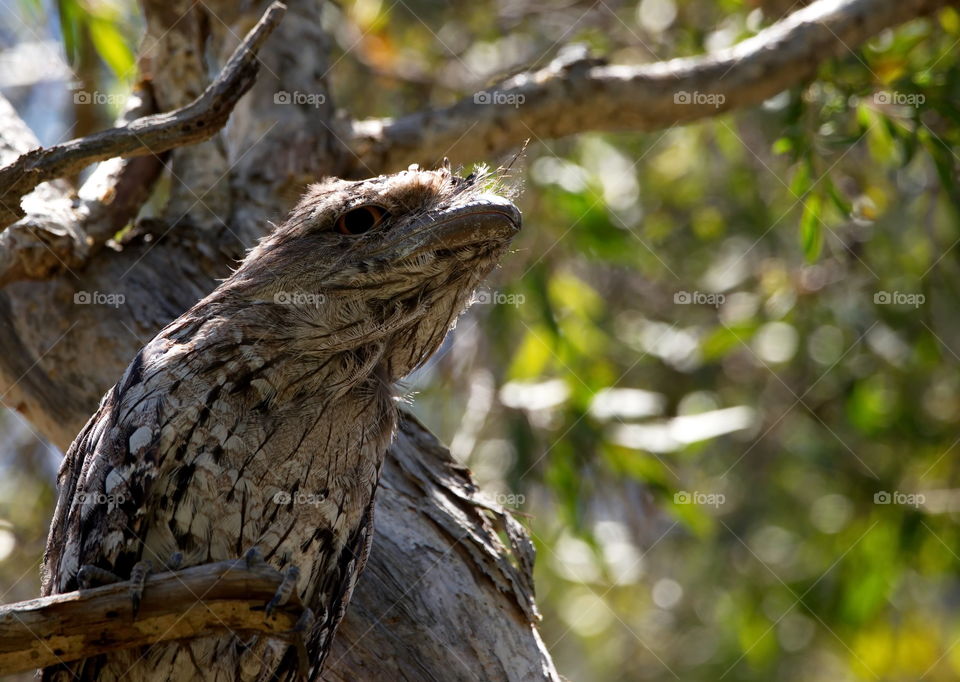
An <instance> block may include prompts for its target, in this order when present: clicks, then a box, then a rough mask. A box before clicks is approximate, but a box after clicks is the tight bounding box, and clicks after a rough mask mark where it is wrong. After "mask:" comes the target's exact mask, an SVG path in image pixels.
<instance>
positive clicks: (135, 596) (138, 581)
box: [130, 559, 153, 620]
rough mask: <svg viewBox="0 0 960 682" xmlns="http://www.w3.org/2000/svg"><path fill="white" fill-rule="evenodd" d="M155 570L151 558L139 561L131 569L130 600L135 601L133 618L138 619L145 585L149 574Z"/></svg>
mask: <svg viewBox="0 0 960 682" xmlns="http://www.w3.org/2000/svg"><path fill="white" fill-rule="evenodd" d="M152 572H153V562H152V561H150V560H149V559H144V560H143V561H138V562H137V563H136V564H134V565H133V570H132V571H130V601H131V602H133V618H134V620H136V618H137V614H138V613H140V601H141V600H142V598H143V586H144V585H145V584H146V582H147V576H148V575H150V574H151V573H152Z"/></svg>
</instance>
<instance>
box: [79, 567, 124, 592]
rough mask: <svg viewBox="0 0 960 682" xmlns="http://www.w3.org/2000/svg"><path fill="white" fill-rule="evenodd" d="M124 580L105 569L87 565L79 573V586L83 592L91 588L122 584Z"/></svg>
mask: <svg viewBox="0 0 960 682" xmlns="http://www.w3.org/2000/svg"><path fill="white" fill-rule="evenodd" d="M122 580H123V579H122V578H121V577H120V576H118V575H117V574H116V573H111V572H110V571H108V570H107V569H105V568H100V567H99V566H93V565H91V564H86V565H84V566H81V567H80V570H79V571H77V585H79V586H80V589H81V590H89V589H90V588H91V587H100V586H101V585H112V584H113V583H119V582H122Z"/></svg>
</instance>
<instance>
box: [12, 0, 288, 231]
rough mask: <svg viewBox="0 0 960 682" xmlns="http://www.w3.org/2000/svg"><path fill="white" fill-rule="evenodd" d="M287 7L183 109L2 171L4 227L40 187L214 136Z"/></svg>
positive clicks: (274, 8) (36, 154)
mask: <svg viewBox="0 0 960 682" xmlns="http://www.w3.org/2000/svg"><path fill="white" fill-rule="evenodd" d="M285 11H286V6H285V5H283V4H282V3H279V2H274V3H273V4H272V5H270V7H269V8H268V9H267V11H266V12H265V13H264V15H263V17H262V18H261V19H260V21H259V22H258V23H257V25H256V26H254V27H253V29H251V30H250V32H249V33H248V34H247V36H246V38H244V40H243V42H242V43H240V45H239V46H237V49H236V50H235V51H234V53H233V55H232V56H231V57H230V60H229V61H228V62H227V64H226V66H224V68H223V70H222V71H221V72H220V74H219V75H218V76H217V78H216V79H215V80H214V81H213V82H212V83H211V84H210V86H209V87H208V88H207V89H206V90H205V91H204V92H203V94H201V95H200V96H199V97H198V98H197V99H195V100H194V101H193V102H191V103H190V104H188V105H187V106H185V107H182V108H180V109H176V110H174V111H169V112H165V113H160V114H154V115H152V116H144V117H142V118H138V119H136V120H134V121H131V122H130V123H128V124H127V125H125V126H122V127H119V128H111V129H109V130H104V131H101V132H99V133H95V134H93V135H89V136H87V137H82V138H79V139H77V140H71V141H70V142H65V143H63V144H58V145H55V146H53V147H49V148H47V149H44V148H42V147H41V148H38V149H33V150H31V151H29V152H27V153H26V154H23V155H22V156H20V158H18V159H17V160H16V161H15V162H13V163H12V164H10V165H8V166H6V167H5V168H3V169H0V228H4V227H7V226H8V225H10V224H11V223H13V222H15V221H17V220H19V219H20V218H23V217H24V216H25V215H26V213H25V212H24V210H23V208H21V206H20V199H21V197H23V196H24V195H26V194H28V193H29V192H31V191H32V190H33V189H34V188H35V187H36V186H37V185H39V184H40V183H42V182H46V181H48V180H54V179H56V178H62V177H64V176H67V175H70V174H72V173H76V172H78V171H80V170H82V169H83V168H86V167H87V166H89V165H90V164H92V163H95V162H97V161H103V160H105V159H110V158H114V157H122V158H125V157H130V156H139V155H142V154H159V153H161V152H165V151H167V150H169V149H173V148H175V147H182V146H184V145H189V144H195V143H197V142H201V141H203V140H206V139H209V138H210V137H213V135H214V134H216V132H217V131H218V130H220V129H221V128H223V126H224V125H226V123H227V119H228V118H229V116H230V112H231V111H233V108H234V106H235V105H236V104H237V102H238V101H239V99H240V98H241V97H242V96H243V95H244V93H246V92H247V90H249V89H250V87H251V86H252V85H253V83H254V80H255V79H256V75H257V70H258V61H257V51H258V50H259V49H260V47H261V46H262V45H263V42H264V41H265V40H266V39H267V37H268V36H269V35H270V33H271V32H272V31H273V29H274V28H276V26H277V24H278V23H279V22H280V19H281V18H282V17H283V14H284V12H285Z"/></svg>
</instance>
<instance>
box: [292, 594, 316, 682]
mask: <svg viewBox="0 0 960 682" xmlns="http://www.w3.org/2000/svg"><path fill="white" fill-rule="evenodd" d="M316 622H317V619H316V617H315V616H314V615H313V611H312V610H311V609H309V608H305V609H304V610H303V613H301V614H300V617H299V618H297V622H296V624H295V625H294V626H293V630H291V631H290V635H291V639H292V645H293V647H294V648H295V649H296V650H297V677H298V679H301V680H306V679H307V678H308V677H309V675H310V657H309V655H308V654H307V640H308V639H309V638H310V632H311V631H312V630H313V626H314V625H315V624H316Z"/></svg>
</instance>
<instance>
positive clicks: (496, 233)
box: [416, 194, 521, 253]
mask: <svg viewBox="0 0 960 682" xmlns="http://www.w3.org/2000/svg"><path fill="white" fill-rule="evenodd" d="M520 218H521V216H520V210H519V209H518V208H517V207H516V206H514V205H513V203H512V202H510V201H509V200H507V199H504V198H503V197H500V196H497V195H495V194H485V195H481V196H480V197H477V198H475V199H474V200H472V201H471V202H470V203H468V204H462V205H460V206H453V207H452V208H449V209H447V210H445V211H443V212H442V213H440V214H438V215H433V216H430V217H429V218H427V219H425V220H424V221H423V222H422V223H420V224H419V225H418V226H417V230H418V231H419V230H423V235H424V238H423V240H422V241H421V243H420V245H419V246H418V247H417V249H416V253H420V252H421V251H426V250H434V251H435V250H438V249H447V250H452V249H457V248H460V247H463V246H471V245H474V244H477V245H479V244H484V243H489V242H494V243H496V242H507V241H509V240H510V239H512V238H513V236H514V235H515V234H516V233H517V232H519V231H520Z"/></svg>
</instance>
